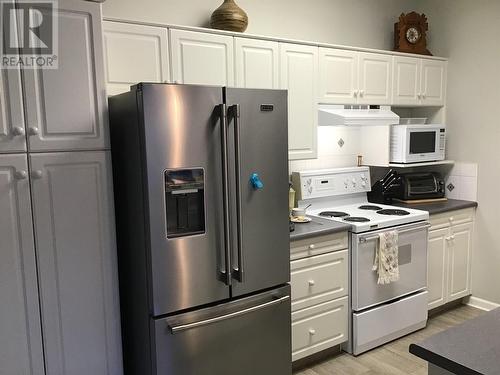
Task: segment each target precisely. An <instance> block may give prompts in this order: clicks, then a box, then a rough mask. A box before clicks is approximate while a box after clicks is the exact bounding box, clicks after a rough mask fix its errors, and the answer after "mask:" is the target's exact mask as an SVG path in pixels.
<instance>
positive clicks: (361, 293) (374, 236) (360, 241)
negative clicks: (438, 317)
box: [351, 222, 429, 311]
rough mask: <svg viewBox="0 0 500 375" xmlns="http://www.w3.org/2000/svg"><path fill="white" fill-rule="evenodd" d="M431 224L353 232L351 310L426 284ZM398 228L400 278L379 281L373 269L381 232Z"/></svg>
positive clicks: (421, 223)
mask: <svg viewBox="0 0 500 375" xmlns="http://www.w3.org/2000/svg"><path fill="white" fill-rule="evenodd" d="M428 228H429V223H427V222H420V223H414V224H409V225H402V226H398V227H395V228H389V229H384V230H379V231H373V232H368V233H363V234H356V233H353V234H352V235H351V241H352V242H351V244H352V254H351V261H352V301H351V305H352V309H353V310H354V311H360V310H363V309H366V308H368V307H371V306H374V305H378V304H380V303H384V302H388V301H391V300H394V299H397V298H400V297H402V296H405V295H408V294H410V293H413V292H416V291H419V290H422V289H425V288H426V287H427V240H428ZM388 230H397V231H398V234H399V238H398V240H399V241H398V244H399V280H398V281H395V282H392V283H390V284H385V285H379V284H377V280H378V275H377V272H376V271H373V270H372V267H373V261H374V258H375V251H376V250H377V249H378V241H379V240H378V235H379V233H382V232H384V231H388Z"/></svg>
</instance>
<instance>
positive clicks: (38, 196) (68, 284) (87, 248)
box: [30, 151, 122, 375]
mask: <svg viewBox="0 0 500 375" xmlns="http://www.w3.org/2000/svg"><path fill="white" fill-rule="evenodd" d="M30 161H31V167H32V171H31V175H32V180H31V188H32V196H33V210H34V212H33V217H34V221H35V224H34V227H35V235H36V236H35V237H36V247H37V254H38V262H39V284H40V301H41V313H42V327H43V332H44V342H45V361H46V368H47V374H48V375H60V374H66V375H89V374H93V375H111V374H113V375H119V374H121V373H122V363H121V362H122V361H121V339H120V312H119V299H118V281H117V264H116V244H115V226H114V210H113V192H112V182H111V181H112V180H111V156H110V154H109V151H99V152H71V153H68V152H67V153H45V154H31V155H30Z"/></svg>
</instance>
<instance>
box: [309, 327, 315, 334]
mask: <svg viewBox="0 0 500 375" xmlns="http://www.w3.org/2000/svg"><path fill="white" fill-rule="evenodd" d="M309 334H310V335H311V336H314V335H315V334H316V330H315V329H314V328H311V329H310V330H309Z"/></svg>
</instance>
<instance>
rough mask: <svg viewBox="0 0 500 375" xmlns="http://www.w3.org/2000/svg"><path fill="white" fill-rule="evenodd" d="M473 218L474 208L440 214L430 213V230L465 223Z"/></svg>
mask: <svg viewBox="0 0 500 375" xmlns="http://www.w3.org/2000/svg"><path fill="white" fill-rule="evenodd" d="M473 220H474V208H466V209H463V210H457V211H450V212H443V213H442V214H437V215H431V217H430V219H429V221H430V223H431V228H430V230H435V229H441V228H443V227H446V226H448V225H455V224H461V223H467V222H470V221H473Z"/></svg>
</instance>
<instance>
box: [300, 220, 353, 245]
mask: <svg viewBox="0 0 500 375" xmlns="http://www.w3.org/2000/svg"><path fill="white" fill-rule="evenodd" d="M311 218H312V221H311V222H309V223H303V224H298V223H295V231H293V232H290V241H297V240H302V239H304V238H310V237H315V236H322V235H325V234H331V233H338V232H344V231H348V230H349V229H350V228H351V225H350V224H344V223H339V222H336V221H332V220H327V219H322V218H319V217H311Z"/></svg>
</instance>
